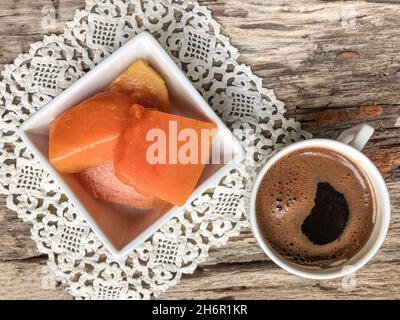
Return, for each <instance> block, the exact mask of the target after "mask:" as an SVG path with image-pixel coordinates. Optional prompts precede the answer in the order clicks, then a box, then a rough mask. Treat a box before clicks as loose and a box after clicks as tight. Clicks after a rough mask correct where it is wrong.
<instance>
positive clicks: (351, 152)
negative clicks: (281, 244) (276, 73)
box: [250, 124, 390, 279]
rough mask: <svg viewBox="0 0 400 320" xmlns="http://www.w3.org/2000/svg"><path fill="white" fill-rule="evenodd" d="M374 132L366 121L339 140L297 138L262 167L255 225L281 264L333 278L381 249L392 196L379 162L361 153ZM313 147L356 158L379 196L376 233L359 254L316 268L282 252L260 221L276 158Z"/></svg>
mask: <svg viewBox="0 0 400 320" xmlns="http://www.w3.org/2000/svg"><path fill="white" fill-rule="evenodd" d="M373 132H374V129H373V128H372V127H371V126H369V125H367V124H362V125H358V126H356V127H353V128H350V129H347V130H345V131H343V132H342V133H341V134H340V135H339V137H338V140H337V141H335V140H330V139H310V140H306V141H300V142H296V143H294V144H292V145H289V146H287V147H285V148H283V149H282V150H280V151H279V152H277V153H276V154H275V155H274V156H272V157H271V158H270V159H269V160H268V162H267V163H266V164H265V165H264V167H263V168H262V169H261V171H260V173H259V174H258V176H257V178H256V180H255V183H254V186H253V189H252V193H251V198H250V222H251V227H252V230H253V233H254V236H255V238H256V239H257V241H258V243H259V244H260V246H261V248H262V249H263V250H264V252H265V253H266V254H267V256H268V257H269V258H270V259H271V260H272V261H274V262H275V263H276V264H277V265H279V266H280V267H281V268H283V269H285V270H286V271H288V272H291V273H293V274H295V275H298V276H301V277H304V278H310V279H333V278H337V277H343V276H346V275H348V274H350V273H353V272H355V271H356V270H358V269H359V268H361V267H362V266H363V265H364V264H366V263H367V262H368V261H369V260H370V259H371V258H372V257H373V256H374V254H375V253H376V252H377V251H378V249H379V247H380V246H381V245H382V243H383V241H384V239H385V236H386V233H387V230H388V228H389V222H390V198H389V193H388V190H387V187H386V185H385V182H384V180H383V178H382V175H381V174H380V173H379V171H378V169H377V168H376V167H375V165H374V164H373V163H372V162H371V161H370V160H369V159H368V158H367V157H366V156H365V155H364V154H363V153H361V150H362V148H363V147H364V145H365V144H366V143H367V141H368V140H369V138H370V137H371V136H372V134H373ZM310 147H320V148H324V149H329V150H332V151H336V152H337V153H339V154H342V155H344V156H345V157H347V158H348V159H350V160H351V161H352V162H354V163H355V164H357V166H358V167H359V168H360V169H361V170H363V172H364V173H365V175H366V177H367V178H368V179H369V181H370V185H371V188H372V191H373V193H374V196H375V197H374V198H375V202H376V203H375V204H376V212H375V216H374V227H373V230H372V233H371V235H370V237H369V239H368V241H367V242H366V244H365V245H364V246H363V247H362V249H361V250H360V251H359V252H358V253H357V254H356V255H355V256H353V257H352V258H351V259H349V260H348V261H347V262H346V263H345V264H344V265H340V266H332V267H328V268H316V267H308V266H302V265H300V264H296V263H293V262H291V261H289V260H287V259H285V258H284V257H282V256H281V255H279V254H278V253H277V252H276V251H275V250H274V249H273V248H272V246H271V245H270V244H269V243H268V241H267V240H266V239H265V237H264V236H263V235H262V234H261V232H260V228H259V226H258V224H257V218H256V197H257V191H258V188H259V186H260V183H261V181H262V179H263V178H264V176H265V175H268V170H269V169H270V168H271V167H272V166H273V164H274V163H275V162H276V161H278V160H279V159H281V158H282V157H284V156H286V155H288V154H290V153H292V152H294V151H298V150H300V149H304V148H310Z"/></svg>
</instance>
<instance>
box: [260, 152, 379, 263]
mask: <svg viewBox="0 0 400 320" xmlns="http://www.w3.org/2000/svg"><path fill="white" fill-rule="evenodd" d="M374 214H375V201H374V195H373V192H372V190H371V187H370V184H369V181H368V179H367V177H366V176H365V174H364V173H363V172H362V171H361V170H360V169H359V168H358V167H357V165H356V164H355V163H353V162H352V161H350V160H349V159H347V158H346V157H344V156H343V155H341V154H339V153H337V152H334V151H331V150H329V149H324V148H304V149H301V150H298V151H295V152H292V153H290V154H289V155H286V156H284V157H283V158H281V159H280V160H278V161H277V162H275V163H274V164H273V165H272V167H271V168H270V169H269V170H268V172H267V174H266V175H265V176H264V178H263V180H262V182H261V184H260V187H259V189H258V193H257V200H256V215H257V220H258V225H259V228H260V231H261V233H262V234H263V235H264V237H265V239H266V241H267V242H269V243H270V244H271V246H272V247H273V248H274V250H275V251H276V252H277V253H278V254H280V255H281V256H283V257H284V258H286V259H288V260H290V261H292V262H295V263H298V264H301V265H308V266H318V267H322V268H326V267H329V266H332V265H338V264H339V265H340V264H341V263H344V262H345V261H347V260H348V259H350V258H351V257H353V256H354V255H355V254H356V253H357V252H358V251H359V250H360V249H361V248H362V247H363V246H364V244H365V243H366V242H367V240H368V238H369V237H370V235H371V232H372V228H373V224H374Z"/></svg>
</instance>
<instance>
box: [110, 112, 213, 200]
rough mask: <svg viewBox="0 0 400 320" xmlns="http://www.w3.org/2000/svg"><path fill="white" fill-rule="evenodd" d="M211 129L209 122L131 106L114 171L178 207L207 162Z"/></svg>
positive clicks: (133, 184)
mask: <svg viewBox="0 0 400 320" xmlns="http://www.w3.org/2000/svg"><path fill="white" fill-rule="evenodd" d="M153 129H154V130H153ZM188 129H189V130H188ZM215 129H216V125H215V124H214V123H210V122H204V121H198V120H194V119H190V118H186V117H182V116H178V115H172V114H168V113H164V112H160V111H156V110H149V109H145V108H143V107H141V106H139V105H133V106H132V107H131V117H130V119H129V122H128V125H127V126H126V127H125V128H124V130H123V132H122V133H121V136H120V139H119V141H118V144H117V146H116V148H115V153H114V169H115V175H116V176H117V177H118V178H119V179H120V180H121V181H122V182H124V183H125V184H128V185H131V186H133V187H134V188H136V189H137V190H139V191H140V192H144V193H146V194H152V195H153V196H155V197H157V198H160V199H162V200H164V201H166V202H169V203H172V204H175V205H178V206H182V205H183V204H185V202H186V201H187V199H188V197H189V196H190V194H191V193H192V192H193V190H194V189H195V187H196V185H197V182H198V180H199V178H200V176H201V173H202V171H203V169H204V166H205V164H206V162H207V161H208V158H209V156H210V146H211V142H212V138H213V136H214V135H215V132H216V130H215ZM162 133H164V137H163V134H162ZM192 136H194V138H192ZM177 137H179V138H178V139H177ZM194 139H198V140H197V143H196V141H195V140H194ZM188 151H189V152H188Z"/></svg>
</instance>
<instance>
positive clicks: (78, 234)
mask: <svg viewBox="0 0 400 320" xmlns="http://www.w3.org/2000/svg"><path fill="white" fill-rule="evenodd" d="M142 30H148V31H149V32H151V33H152V34H153V35H154V36H155V37H156V38H157V39H158V40H159V41H160V43H161V45H162V46H163V47H164V48H165V49H166V50H167V52H169V53H170V54H171V56H172V57H173V58H174V60H175V61H176V63H177V64H178V65H179V67H181V68H182V69H183V70H184V71H185V72H186V73H187V75H188V77H189V79H190V80H191V81H192V82H193V83H194V85H195V86H196V88H197V89H198V90H199V91H200V93H201V94H202V95H203V97H204V98H205V99H206V101H208V103H209V104H210V105H211V106H212V107H213V109H214V110H215V111H216V112H217V113H218V114H219V115H220V116H221V118H222V119H223V120H224V121H225V122H226V123H227V124H228V126H229V127H230V128H232V129H237V130H235V134H236V135H237V136H238V138H239V139H240V141H241V142H242V143H243V145H244V147H245V149H246V151H247V152H248V157H247V158H246V161H245V162H244V163H243V164H242V165H240V166H239V167H238V168H237V169H235V170H233V171H232V172H231V173H230V174H229V175H228V176H226V177H225V178H224V179H223V180H222V181H221V182H220V184H219V185H218V186H216V187H215V189H213V190H210V191H209V192H207V193H205V194H204V195H202V196H201V197H199V198H198V199H197V200H195V201H194V202H193V203H192V204H191V205H190V206H188V207H187V208H185V210H183V211H182V212H181V213H180V214H179V215H178V216H177V217H175V218H173V219H172V220H170V221H169V222H168V223H167V224H166V225H165V226H164V227H163V228H162V229H161V230H160V231H158V232H157V233H156V234H155V235H154V236H153V237H152V238H151V239H149V240H147V241H146V242H145V243H144V244H143V245H141V246H140V247H139V248H138V249H137V250H135V251H134V252H132V254H130V255H129V256H128V257H127V258H126V259H125V260H123V261H118V260H116V259H114V258H113V257H112V256H111V255H110V254H109V253H108V252H107V251H106V250H105V248H104V247H103V246H102V245H101V243H100V242H99V240H98V239H97V237H96V235H95V234H94V233H93V232H92V231H91V230H90V228H89V227H88V225H87V224H86V222H85V221H84V220H83V219H82V217H81V216H80V214H79V213H77V212H76V211H75V209H74V208H73V207H72V206H71V204H70V203H69V202H68V199H67V198H66V196H65V195H63V194H62V192H61V191H60V190H59V188H58V186H57V185H55V183H54V181H53V180H52V178H51V177H50V176H49V175H48V174H47V173H46V172H44V171H43V170H42V168H41V166H40V164H39V163H37V162H36V161H35V159H33V158H32V156H31V154H30V152H29V150H27V149H26V147H25V145H24V144H23V143H22V142H21V140H20V139H19V137H18V136H17V134H16V130H17V128H18V127H19V125H20V124H21V123H22V122H23V121H24V120H25V119H27V118H28V117H29V116H30V115H31V114H32V113H34V112H35V111H36V110H38V109H39V108H41V107H42V106H44V105H45V104H46V103H48V102H49V101H50V100H51V99H53V98H54V97H56V96H57V95H58V94H60V92H62V91H63V90H64V89H65V88H67V87H68V86H70V85H71V84H72V83H73V82H74V81H76V80H77V79H78V78H79V77H81V76H82V75H83V74H84V73H85V72H87V71H88V70H90V69H91V68H93V67H94V66H96V65H97V64H98V63H99V62H100V61H102V60H103V59H104V58H105V57H107V56H108V55H110V54H111V53H112V52H113V51H114V50H116V49H117V48H118V47H120V46H121V45H122V44H123V43H125V42H126V41H128V40H129V39H130V38H132V37H133V36H134V35H135V34H137V33H139V32H141V31H142ZM237 58H238V52H237V50H236V49H235V48H234V47H232V46H231V45H230V43H229V39H228V38H227V37H225V36H224V35H222V34H221V33H220V26H219V24H218V23H217V22H216V21H215V20H213V18H212V17H211V13H210V11H209V10H207V9H206V8H205V7H203V6H200V5H198V4H197V2H195V1H189V0H181V1H172V2H171V1H168V0H164V1H139V0H137V1H135V0H131V1H129V0H102V1H98V0H87V1H86V8H85V9H84V10H81V11H77V12H76V15H75V18H74V20H73V21H71V22H70V23H68V24H67V25H66V27H65V32H64V34H62V35H51V36H46V37H45V38H44V39H43V41H39V42H36V43H34V44H33V45H32V46H31V49H30V50H29V52H28V53H26V54H20V55H19V56H18V57H17V58H16V59H15V61H14V63H13V64H10V65H7V66H6V67H5V70H4V71H3V73H2V75H3V80H2V82H1V83H0V99H1V100H0V114H1V133H0V134H1V141H0V144H1V148H0V164H1V169H0V181H1V184H0V192H1V193H3V194H6V195H7V207H8V208H10V209H11V210H14V211H16V212H17V213H18V216H19V217H20V218H21V219H23V220H24V221H26V222H30V223H31V225H32V227H31V233H32V238H33V239H34V240H35V241H36V243H37V246H38V249H39V251H40V252H42V253H45V254H47V255H48V256H49V260H48V267H49V270H51V272H53V273H54V275H55V277H56V280H57V281H62V282H63V283H66V284H67V285H68V290H69V292H70V293H71V294H72V295H73V296H75V297H76V298H84V299H130V298H133V299H148V298H151V297H154V296H157V295H158V294H160V293H161V292H163V291H165V290H167V289H168V288H169V287H170V286H172V285H174V284H176V283H177V282H179V280H180V278H181V276H182V274H188V273H192V272H193V271H194V270H195V268H196V266H197V264H199V263H200V262H202V261H204V259H206V257H207V255H208V250H209V248H210V247H211V246H219V245H222V244H224V243H225V242H226V241H228V239H229V238H230V237H232V236H235V235H237V234H238V233H239V232H240V229H241V228H242V227H245V226H247V225H248V222H247V217H246V203H247V202H246V195H247V194H248V188H249V186H251V183H252V179H253V178H254V175H255V172H256V169H257V167H259V166H260V165H261V164H262V163H263V161H264V160H265V159H266V157H267V156H268V155H269V154H270V153H271V152H272V151H273V150H274V149H276V148H279V147H281V146H283V145H285V144H288V143H290V142H292V141H296V140H299V139H301V138H306V137H308V136H309V134H308V133H307V132H304V131H302V130H301V128H300V125H299V123H297V122H295V121H294V120H293V119H286V118H285V117H284V113H285V108H284V104H283V103H282V102H281V101H279V100H277V98H276V97H275V94H274V92H273V91H272V90H269V89H265V88H263V87H262V81H261V79H260V78H258V77H257V76H255V75H253V74H252V72H251V70H250V68H249V67H248V66H245V65H242V64H238V63H237V61H236V59H237ZM249 130H253V132H252V133H251V131H249Z"/></svg>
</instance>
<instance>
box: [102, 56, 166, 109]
mask: <svg viewBox="0 0 400 320" xmlns="http://www.w3.org/2000/svg"><path fill="white" fill-rule="evenodd" d="M106 90H108V91H116V92H121V93H123V94H126V95H129V96H130V97H131V98H132V100H133V102H134V103H137V104H140V105H142V106H144V107H150V108H157V109H159V110H161V111H164V112H168V111H169V98H168V90H167V87H166V86H165V82H164V80H163V78H162V77H161V76H160V75H159V74H158V73H157V72H156V71H155V70H154V69H153V68H152V67H151V66H150V65H149V64H148V63H147V62H146V61H144V60H137V61H136V62H134V63H133V64H132V65H131V66H130V67H129V68H128V69H126V70H125V71H124V72H123V73H121V74H120V75H119V76H118V77H117V78H116V79H115V80H114V81H113V82H111V84H110V85H109V86H108V87H107V89H106Z"/></svg>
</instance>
